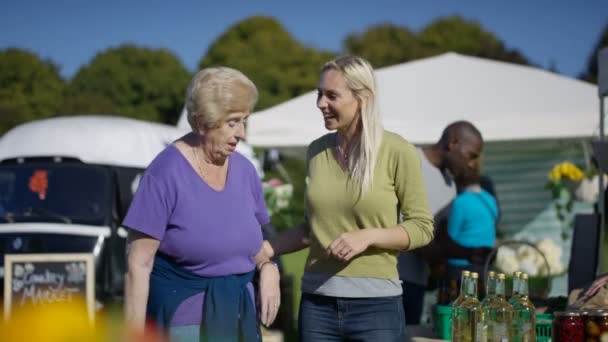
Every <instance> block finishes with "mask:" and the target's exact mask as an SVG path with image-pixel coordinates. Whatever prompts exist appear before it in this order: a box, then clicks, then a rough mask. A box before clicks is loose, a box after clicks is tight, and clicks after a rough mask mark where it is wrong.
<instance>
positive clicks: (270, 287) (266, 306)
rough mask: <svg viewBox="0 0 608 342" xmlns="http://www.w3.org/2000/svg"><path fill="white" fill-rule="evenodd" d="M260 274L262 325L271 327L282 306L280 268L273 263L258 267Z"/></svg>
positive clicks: (263, 263)
mask: <svg viewBox="0 0 608 342" xmlns="http://www.w3.org/2000/svg"><path fill="white" fill-rule="evenodd" d="M258 270H259V272H260V306H261V319H262V324H264V325H265V326H270V325H271V324H272V322H274V320H275V318H276V317H277V313H278V312H279V307H280V306H281V288H280V279H281V276H280V274H279V267H278V266H277V264H275V263H274V262H271V261H265V262H262V263H261V264H260V265H259V266H258Z"/></svg>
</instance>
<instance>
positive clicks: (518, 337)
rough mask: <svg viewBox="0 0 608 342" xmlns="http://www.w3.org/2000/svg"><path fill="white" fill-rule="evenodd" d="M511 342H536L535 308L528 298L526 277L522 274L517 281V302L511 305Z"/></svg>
mask: <svg viewBox="0 0 608 342" xmlns="http://www.w3.org/2000/svg"><path fill="white" fill-rule="evenodd" d="M513 312H514V319H513V321H514V325H513V326H514V329H513V338H514V339H513V340H514V341H516V342H535V341H536V308H535V307H534V304H532V301H531V300H530V297H529V296H528V275H527V274H525V273H522V274H521V276H520V281H519V300H518V301H517V302H516V303H515V305H513Z"/></svg>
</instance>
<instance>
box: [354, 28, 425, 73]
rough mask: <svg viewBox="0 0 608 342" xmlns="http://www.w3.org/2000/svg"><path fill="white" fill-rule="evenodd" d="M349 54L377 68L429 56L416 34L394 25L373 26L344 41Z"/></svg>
mask: <svg viewBox="0 0 608 342" xmlns="http://www.w3.org/2000/svg"><path fill="white" fill-rule="evenodd" d="M343 45H344V50H346V52H347V53H349V54H353V55H358V56H361V57H363V58H365V59H367V60H368V61H369V62H370V63H371V64H372V65H373V66H374V67H375V68H379V67H383V66H388V65H394V64H399V63H404V62H408V61H411V60H414V59H418V58H421V57H424V56H426V55H428V53H425V52H424V51H423V50H424V49H423V47H422V46H421V45H420V43H419V41H418V37H417V36H416V34H415V33H412V32H411V31H410V30H409V29H408V28H406V27H401V26H397V25H393V24H381V25H376V26H372V27H370V28H369V29H367V30H366V31H365V32H363V33H351V34H349V35H348V36H347V37H346V39H345V40H344V44H343Z"/></svg>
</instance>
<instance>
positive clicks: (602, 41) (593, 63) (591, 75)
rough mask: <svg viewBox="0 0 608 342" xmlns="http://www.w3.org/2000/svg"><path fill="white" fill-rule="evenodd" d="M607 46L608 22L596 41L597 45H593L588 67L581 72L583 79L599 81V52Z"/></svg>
mask: <svg viewBox="0 0 608 342" xmlns="http://www.w3.org/2000/svg"><path fill="white" fill-rule="evenodd" d="M606 47H608V24H606V26H605V27H604V30H603V31H602V33H601V34H600V37H599V39H598V40H597V43H595V46H594V47H593V50H592V52H591V55H590V56H589V59H588V60H587V67H586V68H585V71H583V73H582V74H581V79H583V80H585V81H589V82H593V83H596V82H597V76H598V72H599V70H598V68H597V54H598V52H599V51H600V50H601V49H603V48H606Z"/></svg>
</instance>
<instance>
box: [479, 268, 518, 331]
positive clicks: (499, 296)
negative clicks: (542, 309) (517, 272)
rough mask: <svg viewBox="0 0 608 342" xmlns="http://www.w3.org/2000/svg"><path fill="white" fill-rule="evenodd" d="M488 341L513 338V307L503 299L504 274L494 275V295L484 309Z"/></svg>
mask: <svg viewBox="0 0 608 342" xmlns="http://www.w3.org/2000/svg"><path fill="white" fill-rule="evenodd" d="M484 318H485V319H486V325H487V329H488V332H487V336H488V342H508V341H512V340H513V308H512V307H511V304H509V302H507V300H506V299H505V275H504V274H503V273H499V274H498V275H497V276H496V296H495V299H494V300H493V301H492V303H491V304H490V306H489V307H488V309H487V310H484Z"/></svg>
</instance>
